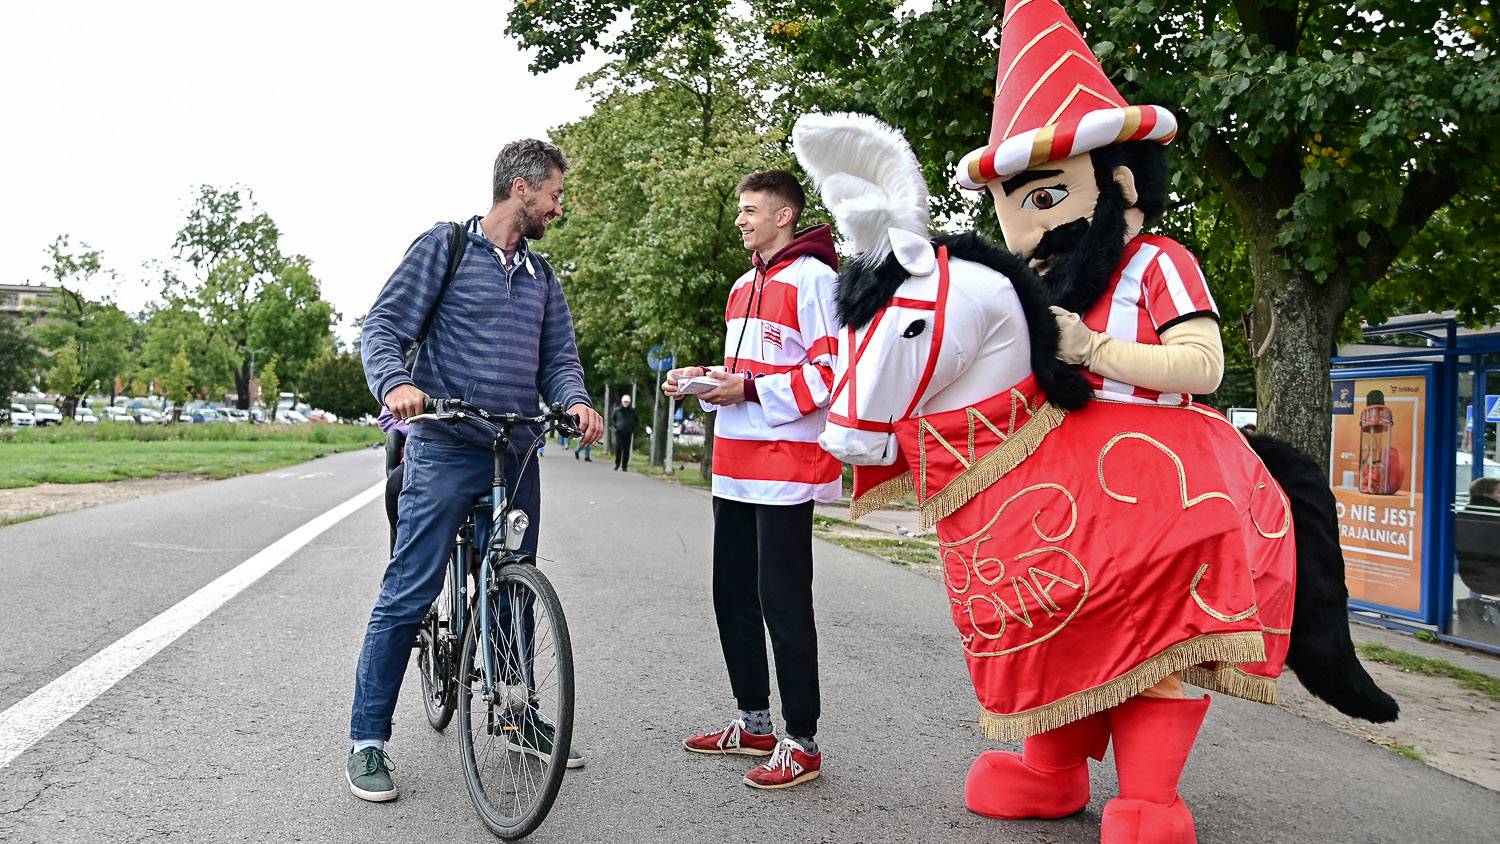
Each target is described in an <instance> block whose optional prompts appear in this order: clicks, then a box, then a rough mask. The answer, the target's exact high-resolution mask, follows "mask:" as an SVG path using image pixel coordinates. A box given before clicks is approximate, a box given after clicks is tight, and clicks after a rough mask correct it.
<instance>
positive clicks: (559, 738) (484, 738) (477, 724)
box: [458, 563, 573, 840]
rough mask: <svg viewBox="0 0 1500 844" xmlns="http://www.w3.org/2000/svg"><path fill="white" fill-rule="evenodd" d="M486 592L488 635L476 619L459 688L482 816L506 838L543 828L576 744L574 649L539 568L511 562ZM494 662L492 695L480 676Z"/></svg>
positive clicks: (469, 768)
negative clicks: (487, 663)
mask: <svg viewBox="0 0 1500 844" xmlns="http://www.w3.org/2000/svg"><path fill="white" fill-rule="evenodd" d="M494 579H495V587H496V588H494V589H492V590H485V591H483V592H482V593H481V595H480V600H484V601H487V602H488V604H487V614H488V617H489V625H488V627H489V631H488V635H483V634H482V632H481V626H482V625H481V624H480V621H479V613H478V611H477V607H476V612H475V613H473V614H472V615H471V616H470V623H469V625H468V630H467V631H466V632H465V634H464V645H463V653H462V657H461V661H460V663H459V665H460V666H461V667H462V672H461V673H462V676H463V677H464V681H463V682H462V683H461V684H460V687H459V690H458V718H459V725H460V728H461V730H462V740H461V741H460V743H459V744H460V747H461V749H462V755H463V761H464V779H465V781H466V783H467V785H468V789H469V798H470V799H471V800H472V801H473V802H474V809H475V811H477V812H478V813H479V817H480V820H482V821H483V822H484V825H485V826H486V827H488V828H489V829H490V831H491V832H493V833H495V834H496V835H498V836H500V837H501V838H504V839H506V840H514V839H517V838H524V837H525V836H527V835H530V834H531V833H532V832H533V831H535V830H536V828H537V827H538V826H540V825H541V823H542V821H543V820H544V819H545V818H546V817H547V813H548V812H549V811H550V810H551V809H552V804H553V802H554V801H555V800H556V799H557V793H558V791H559V790H560V789H561V787H562V778H563V771H564V769H565V768H566V767H567V761H568V749H569V748H570V747H571V746H572V741H573V647H572V643H571V640H570V639H569V637H568V624H567V621H566V620H565V619H564V618H563V611H562V603H561V602H560V601H559V600H558V598H557V592H556V591H555V590H554V589H553V588H552V584H551V583H550V582H548V580H547V578H546V577H545V576H544V575H543V574H542V573H541V572H539V571H537V569H536V567H535V566H533V565H530V564H526V563H519V564H512V565H508V566H505V567H504V568H502V569H500V571H499V572H498V573H496V574H495V575H494ZM484 650H488V651H489V659H490V660H491V663H490V665H491V670H490V676H491V678H492V679H493V684H492V687H491V689H489V690H486V687H485V680H484V676H485V672H484V671H483V670H482V668H481V666H482V661H483V659H484V658H485V657H484V653H483V651H484Z"/></svg>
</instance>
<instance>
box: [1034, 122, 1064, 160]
mask: <svg viewBox="0 0 1500 844" xmlns="http://www.w3.org/2000/svg"><path fill="white" fill-rule="evenodd" d="M1056 138H1057V124H1055V123H1054V124H1051V125H1048V126H1043V127H1042V128H1040V129H1037V130H1036V134H1035V135H1033V136H1032V138H1031V157H1030V158H1028V159H1027V160H1026V166H1027V167H1035V166H1036V165H1038V164H1041V163H1042V162H1045V161H1051V160H1052V142H1053V141H1054V140H1056Z"/></svg>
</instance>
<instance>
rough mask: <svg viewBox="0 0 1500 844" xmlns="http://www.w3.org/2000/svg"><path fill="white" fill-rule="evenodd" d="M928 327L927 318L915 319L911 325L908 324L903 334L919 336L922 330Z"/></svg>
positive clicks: (904, 335) (909, 336) (910, 336)
mask: <svg viewBox="0 0 1500 844" xmlns="http://www.w3.org/2000/svg"><path fill="white" fill-rule="evenodd" d="M926 328H927V320H925V319H914V320H912V321H911V325H908V326H907V327H906V330H905V331H903V332H901V336H902V337H906V338H908V339H910V338H912V337H915V336H917V335H918V334H921V333H922V331H923V330H924V329H926Z"/></svg>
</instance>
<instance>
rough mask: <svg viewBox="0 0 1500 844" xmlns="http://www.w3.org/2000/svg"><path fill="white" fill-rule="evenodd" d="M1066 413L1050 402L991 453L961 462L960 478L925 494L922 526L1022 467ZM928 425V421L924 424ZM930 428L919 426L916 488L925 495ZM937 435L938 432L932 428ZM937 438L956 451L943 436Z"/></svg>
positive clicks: (931, 522)
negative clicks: (967, 461) (974, 459)
mask: <svg viewBox="0 0 1500 844" xmlns="http://www.w3.org/2000/svg"><path fill="white" fill-rule="evenodd" d="M1066 415H1067V412H1066V411H1064V410H1063V409H1062V408H1060V407H1058V406H1057V405H1055V404H1052V403H1051V402H1047V403H1045V404H1043V405H1042V406H1041V407H1039V408H1038V409H1037V411H1036V413H1034V414H1032V416H1031V418H1030V419H1028V420H1027V421H1026V423H1025V424H1024V425H1022V426H1021V427H1020V428H1018V429H1017V430H1016V431H1015V433H1013V434H1011V435H1010V436H1009V437H1008V438H1006V440H1005V441H1004V442H1002V443H1000V444H999V445H997V446H995V447H994V448H993V449H991V450H990V451H989V453H988V454H986V455H984V456H983V457H981V458H979V459H978V460H976V461H974V463H973V464H972V465H970V464H967V463H964V461H962V460H960V463H961V464H962V465H964V466H965V467H966V468H965V469H964V471H963V472H962V473H961V474H959V475H958V477H956V478H954V479H953V480H951V481H949V482H948V484H947V485H946V486H944V487H943V488H942V489H941V490H939V491H938V492H936V493H933V494H931V495H926V496H925V498H924V500H923V501H922V527H923V528H924V529H925V528H930V527H932V526H933V525H935V524H937V523H938V522H939V521H940V520H942V519H944V518H946V517H948V516H950V515H952V514H953V513H954V512H955V511H956V510H958V508H960V507H962V506H964V505H965V504H967V503H969V501H971V500H972V499H973V498H974V496H976V495H978V494H979V493H981V492H984V491H985V490H986V489H989V488H990V486H991V485H993V484H994V483H995V482H996V481H998V480H1000V479H1001V478H1003V477H1005V475H1006V474H1008V473H1009V472H1010V471H1011V470H1012V469H1015V468H1016V467H1018V466H1020V465H1021V464H1022V463H1023V462H1025V460H1026V458H1028V457H1030V456H1031V455H1032V454H1035V453H1036V450H1037V449H1038V448H1040V447H1041V445H1042V441H1043V440H1044V439H1046V437H1047V435H1048V434H1050V433H1051V432H1052V431H1053V430H1055V429H1056V428H1057V426H1058V425H1061V424H1062V420H1063V417H1064V416H1066ZM924 424H925V423H924ZM929 429H931V426H930V425H929V426H927V427H926V428H919V429H918V434H917V458H918V466H917V473H918V477H917V489H918V494H919V495H924V494H925V493H926V492H927V491H928V489H929V487H928V484H927V449H926V448H925V445H926V442H925V440H926V438H925V437H924V436H923V431H925V430H929ZM933 434H934V436H937V432H936V431H935V430H934V431H933ZM937 438H938V441H939V442H941V443H942V444H943V445H944V446H946V447H947V448H948V450H949V451H951V452H955V454H954V456H955V457H956V456H958V455H957V453H956V451H955V449H954V448H953V447H952V446H951V445H949V444H948V442H947V441H946V440H944V439H943V438H942V437H941V436H938V437H937Z"/></svg>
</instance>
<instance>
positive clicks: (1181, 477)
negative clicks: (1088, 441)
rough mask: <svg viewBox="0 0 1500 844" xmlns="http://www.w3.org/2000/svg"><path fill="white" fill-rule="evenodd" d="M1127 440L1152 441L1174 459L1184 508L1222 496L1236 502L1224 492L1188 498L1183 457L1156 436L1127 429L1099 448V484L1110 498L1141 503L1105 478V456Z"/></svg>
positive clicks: (1187, 508) (1188, 508) (1190, 507)
mask: <svg viewBox="0 0 1500 844" xmlns="http://www.w3.org/2000/svg"><path fill="white" fill-rule="evenodd" d="M1125 440H1141V441H1143V442H1147V443H1150V444H1151V445H1153V446H1156V448H1157V450H1159V451H1160V452H1161V453H1162V454H1165V455H1166V456H1168V457H1170V458H1171V459H1172V465H1173V466H1175V467H1176V468H1177V491H1178V493H1179V494H1180V495H1181V496H1182V509H1184V510H1191V509H1192V508H1194V507H1196V506H1198V505H1199V504H1202V503H1203V502H1205V501H1208V500H1210V499H1214V498H1222V499H1224V500H1225V501H1228V502H1229V503H1230V505H1231V506H1232V505H1233V504H1234V499H1233V498H1230V497H1229V496H1228V495H1226V494H1225V493H1222V492H1205V493H1203V494H1202V495H1198V496H1194V497H1193V498H1188V489H1187V468H1186V467H1185V466H1183V465H1182V458H1181V457H1178V456H1177V453H1176V452H1174V451H1173V450H1172V449H1170V448H1167V447H1166V446H1165V445H1162V444H1161V443H1160V442H1159V441H1157V440H1156V439H1155V438H1153V437H1150V436H1147V435H1146V434H1142V433H1140V432H1138V431H1126V432H1125V433H1123V434H1116V435H1115V436H1114V438H1113V439H1111V440H1110V441H1109V442H1107V443H1105V444H1104V448H1102V449H1100V450H1099V486H1100V487H1101V488H1102V489H1103V490H1104V494H1105V495H1108V496H1109V497H1110V498H1113V499H1114V500H1116V501H1123V502H1125V503H1126V504H1136V503H1139V500H1138V499H1137V498H1136V497H1135V496H1133V495H1125V494H1124V493H1120V492H1115V491H1114V490H1112V489H1110V488H1109V483H1108V482H1107V481H1106V480H1105V479H1104V458H1105V457H1107V456H1109V452H1110V450H1111V449H1113V448H1114V447H1115V446H1116V445H1119V444H1120V443H1121V442H1124V441H1125Z"/></svg>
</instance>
